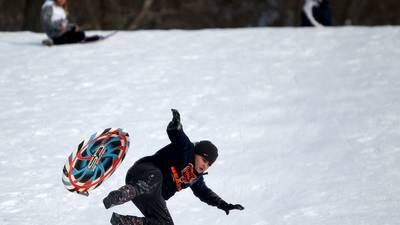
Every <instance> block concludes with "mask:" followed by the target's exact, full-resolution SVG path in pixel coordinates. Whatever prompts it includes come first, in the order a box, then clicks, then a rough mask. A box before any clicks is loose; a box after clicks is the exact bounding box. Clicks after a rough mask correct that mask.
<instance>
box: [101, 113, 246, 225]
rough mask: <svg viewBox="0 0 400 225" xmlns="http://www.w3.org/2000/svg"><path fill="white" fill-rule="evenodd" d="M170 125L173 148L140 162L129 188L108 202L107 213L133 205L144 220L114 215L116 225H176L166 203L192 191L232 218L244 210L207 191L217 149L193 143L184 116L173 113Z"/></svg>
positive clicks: (132, 172)
mask: <svg viewBox="0 0 400 225" xmlns="http://www.w3.org/2000/svg"><path fill="white" fill-rule="evenodd" d="M172 114H173V118H172V121H171V122H170V123H169V124H168V127H167V134H168V137H169V139H170V141H171V143H170V144H168V145H167V146H165V147H163V148H162V149H160V150H159V151H158V152H156V153H155V154H154V155H151V156H147V157H144V158H141V159H139V160H138V161H137V162H136V163H135V164H134V165H133V166H132V167H131V168H130V169H129V170H128V172H127V175H126V179H125V183H126V184H125V185H124V186H122V187H120V188H119V189H118V190H115V191H111V192H110V193H109V194H108V196H107V197H105V198H104V200H103V203H104V206H105V208H106V209H108V208H111V207H113V206H116V205H121V204H123V203H125V202H128V201H132V202H133V203H134V204H135V205H136V207H137V208H138V209H139V210H140V211H141V212H142V214H143V215H144V217H137V216H132V215H120V214H118V213H115V212H114V213H113V215H112V217H111V221H110V222H111V224H113V225H164V224H167V225H173V224H174V223H173V220H172V217H171V215H170V213H169V211H168V208H167V205H166V200H168V199H169V198H171V197H172V196H173V195H174V194H175V193H176V192H178V191H181V190H183V189H185V188H188V187H190V188H191V189H192V191H193V194H194V195H195V196H196V197H198V198H199V199H200V200H201V201H203V202H205V203H207V204H208V205H211V206H215V207H217V208H219V209H221V210H223V211H225V213H226V214H227V215H228V214H229V212H230V211H231V210H234V209H236V210H243V209H244V207H243V206H242V205H240V204H230V203H227V202H226V201H224V200H223V199H221V198H220V197H219V196H218V195H217V194H216V193H214V192H213V191H212V190H211V189H210V188H208V187H207V185H206V183H205V181H204V175H205V174H206V171H207V169H208V168H209V167H210V166H212V165H213V164H214V163H215V161H216V160H217V157H218V149H217V147H216V146H215V145H214V144H213V143H211V142H210V141H207V140H204V141H199V142H196V143H192V142H191V141H190V140H189V138H188V137H187V136H186V134H185V132H184V131H183V128H182V124H181V119H180V114H179V112H178V111H177V110H175V109H172Z"/></svg>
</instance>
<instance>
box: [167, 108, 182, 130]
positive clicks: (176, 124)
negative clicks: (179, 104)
mask: <svg viewBox="0 0 400 225" xmlns="http://www.w3.org/2000/svg"><path fill="white" fill-rule="evenodd" d="M171 111H172V121H171V122H170V123H169V124H168V130H171V129H181V128H182V125H181V115H180V114H179V112H178V110H176V109H171Z"/></svg>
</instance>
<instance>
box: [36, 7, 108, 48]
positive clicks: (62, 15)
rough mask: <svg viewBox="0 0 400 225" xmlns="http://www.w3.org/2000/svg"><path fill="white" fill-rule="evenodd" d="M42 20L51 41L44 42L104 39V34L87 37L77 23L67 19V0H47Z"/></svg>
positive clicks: (62, 42) (57, 43)
mask: <svg viewBox="0 0 400 225" xmlns="http://www.w3.org/2000/svg"><path fill="white" fill-rule="evenodd" d="M41 20H42V26H43V29H44V31H45V32H46V34H47V36H48V37H49V38H50V40H46V41H48V42H50V43H45V42H44V44H56V45H60V44H71V43H78V42H91V41H97V40H100V39H102V38H103V37H102V36H99V35H94V36H90V37H87V36H86V35H85V32H84V31H82V30H80V29H79V27H78V26H77V25H76V24H73V23H70V22H69V21H68V19H67V0H46V1H45V2H44V4H43V6H42V10H41Z"/></svg>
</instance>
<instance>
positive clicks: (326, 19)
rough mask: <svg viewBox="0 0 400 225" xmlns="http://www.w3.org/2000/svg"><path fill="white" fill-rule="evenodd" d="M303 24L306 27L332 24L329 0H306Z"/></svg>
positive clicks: (302, 18) (302, 12)
mask: <svg viewBox="0 0 400 225" xmlns="http://www.w3.org/2000/svg"><path fill="white" fill-rule="evenodd" d="M301 25H302V26H306V27H310V26H314V27H322V26H332V25H333V22H332V14H331V8H330V2H329V0H305V1H304V5H303V9H302V11H301Z"/></svg>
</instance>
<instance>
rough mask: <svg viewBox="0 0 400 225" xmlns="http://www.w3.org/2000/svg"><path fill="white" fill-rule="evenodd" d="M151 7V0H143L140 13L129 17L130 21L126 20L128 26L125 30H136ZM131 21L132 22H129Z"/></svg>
mask: <svg viewBox="0 0 400 225" xmlns="http://www.w3.org/2000/svg"><path fill="white" fill-rule="evenodd" d="M152 5H153V0H145V2H144V3H143V7H142V9H141V10H140V13H139V14H138V15H137V16H136V17H135V15H131V16H130V19H129V20H128V24H127V26H125V27H126V29H128V30H136V29H137V28H138V27H139V26H140V24H142V22H143V19H144V18H145V17H146V14H147V13H148V12H149V10H150V8H151V6H152ZM129 21H132V22H129Z"/></svg>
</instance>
